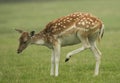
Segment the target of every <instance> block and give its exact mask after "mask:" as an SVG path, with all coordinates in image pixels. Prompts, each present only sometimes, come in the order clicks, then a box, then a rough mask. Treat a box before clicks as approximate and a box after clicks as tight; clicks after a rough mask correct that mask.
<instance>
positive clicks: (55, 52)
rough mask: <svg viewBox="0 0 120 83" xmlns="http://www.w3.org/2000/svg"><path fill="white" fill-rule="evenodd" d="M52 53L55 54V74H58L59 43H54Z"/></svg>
mask: <svg viewBox="0 0 120 83" xmlns="http://www.w3.org/2000/svg"><path fill="white" fill-rule="evenodd" d="M54 54H55V76H58V74H59V72H58V70H59V61H60V44H59V43H56V44H55V46H54Z"/></svg>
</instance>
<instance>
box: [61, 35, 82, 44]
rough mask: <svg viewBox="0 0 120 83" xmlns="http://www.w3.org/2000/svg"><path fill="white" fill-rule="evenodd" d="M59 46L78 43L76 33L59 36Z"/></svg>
mask: <svg viewBox="0 0 120 83" xmlns="http://www.w3.org/2000/svg"><path fill="white" fill-rule="evenodd" d="M60 42H61V46H67V45H75V44H78V43H80V40H79V38H78V37H77V36H76V34H67V35H63V36H61V37H60Z"/></svg>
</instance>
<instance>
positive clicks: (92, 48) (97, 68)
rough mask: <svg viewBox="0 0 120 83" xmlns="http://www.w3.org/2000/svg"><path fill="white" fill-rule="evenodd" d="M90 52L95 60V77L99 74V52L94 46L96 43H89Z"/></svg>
mask: <svg viewBox="0 0 120 83" xmlns="http://www.w3.org/2000/svg"><path fill="white" fill-rule="evenodd" d="M90 44H91V51H92V52H93V54H94V56H95V59H96V65H95V72H94V75H95V76H97V75H98V74H99V66H100V61H101V52H100V51H99V49H98V48H97V46H96V42H91V43H90Z"/></svg>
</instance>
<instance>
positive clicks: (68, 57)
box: [65, 34, 90, 62]
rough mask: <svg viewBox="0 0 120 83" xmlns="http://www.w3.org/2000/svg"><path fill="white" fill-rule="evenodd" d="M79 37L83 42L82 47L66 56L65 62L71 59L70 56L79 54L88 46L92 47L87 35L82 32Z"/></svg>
mask: <svg viewBox="0 0 120 83" xmlns="http://www.w3.org/2000/svg"><path fill="white" fill-rule="evenodd" d="M78 38H79V39H80V41H81V42H82V47H81V48H78V49H76V50H73V51H71V52H69V53H68V54H67V56H66V59H65V62H67V61H68V60H69V59H70V57H71V56H73V55H74V54H77V53H79V52H81V51H83V50H85V49H87V48H90V44H89V41H88V38H87V37H82V36H81V35H80V34H78Z"/></svg>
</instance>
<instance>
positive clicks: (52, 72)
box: [50, 50, 55, 76]
mask: <svg viewBox="0 0 120 83" xmlns="http://www.w3.org/2000/svg"><path fill="white" fill-rule="evenodd" d="M54 68H55V54H54V50H52V55H51V71H50V75H51V76H53V75H54V71H55V70H54Z"/></svg>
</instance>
